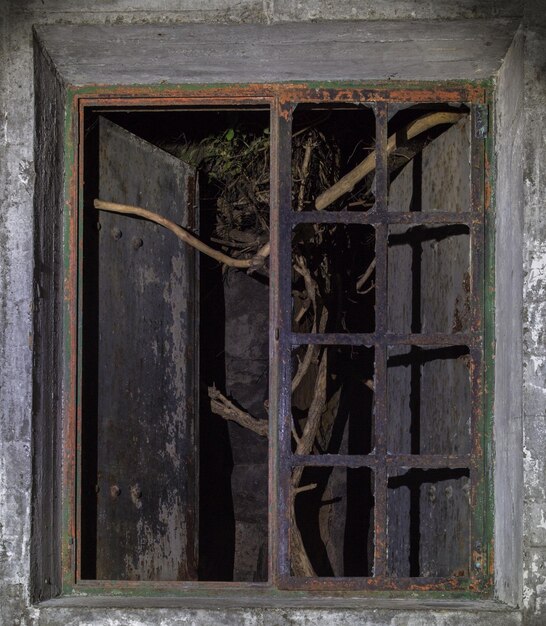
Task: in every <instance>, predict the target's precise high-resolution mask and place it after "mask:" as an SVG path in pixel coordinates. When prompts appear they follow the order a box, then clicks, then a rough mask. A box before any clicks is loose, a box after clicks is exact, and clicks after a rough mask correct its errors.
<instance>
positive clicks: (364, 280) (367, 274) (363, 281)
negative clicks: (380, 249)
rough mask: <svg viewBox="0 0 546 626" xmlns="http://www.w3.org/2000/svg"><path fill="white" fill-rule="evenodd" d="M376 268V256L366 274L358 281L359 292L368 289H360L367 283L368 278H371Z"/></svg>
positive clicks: (357, 289)
mask: <svg viewBox="0 0 546 626" xmlns="http://www.w3.org/2000/svg"><path fill="white" fill-rule="evenodd" d="M374 269H375V257H374V258H373V260H372V262H371V263H370V264H369V265H368V269H367V270H366V271H365V272H364V274H362V276H359V277H358V280H357V281H356V291H357V293H366V291H360V290H361V289H362V287H363V286H364V285H365V284H366V281H367V280H368V278H370V276H371V275H372V273H373V271H374Z"/></svg>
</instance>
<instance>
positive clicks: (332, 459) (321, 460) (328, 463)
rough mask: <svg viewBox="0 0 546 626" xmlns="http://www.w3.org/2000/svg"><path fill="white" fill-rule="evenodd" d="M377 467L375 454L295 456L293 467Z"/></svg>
mask: <svg viewBox="0 0 546 626" xmlns="http://www.w3.org/2000/svg"><path fill="white" fill-rule="evenodd" d="M376 465H377V457H376V456H374V455H373V454H307V455H303V454H294V455H293V456H292V467H297V466H305V467H371V468H372V469H373V468H374V467H375V466H376Z"/></svg>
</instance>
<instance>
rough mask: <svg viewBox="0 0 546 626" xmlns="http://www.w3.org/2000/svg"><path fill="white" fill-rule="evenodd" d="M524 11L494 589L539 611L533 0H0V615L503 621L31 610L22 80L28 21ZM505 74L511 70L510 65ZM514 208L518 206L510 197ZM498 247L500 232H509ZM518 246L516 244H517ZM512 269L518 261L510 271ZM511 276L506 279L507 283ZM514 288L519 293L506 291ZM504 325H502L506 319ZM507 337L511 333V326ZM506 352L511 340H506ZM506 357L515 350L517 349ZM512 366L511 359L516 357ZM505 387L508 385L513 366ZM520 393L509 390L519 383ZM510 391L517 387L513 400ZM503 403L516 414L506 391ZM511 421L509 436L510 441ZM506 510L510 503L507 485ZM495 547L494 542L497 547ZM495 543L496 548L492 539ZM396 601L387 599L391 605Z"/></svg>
mask: <svg viewBox="0 0 546 626" xmlns="http://www.w3.org/2000/svg"><path fill="white" fill-rule="evenodd" d="M523 8H524V9H525V19H526V27H525V30H524V35H525V45H524V52H523V56H524V66H525V98H524V119H523V127H524V129H523V145H524V146H525V148H524V156H523V167H524V222H523V224H522V228H523V268H524V271H525V274H524V292H523V300H522V304H523V312H524V314H523V359H522V360H521V365H522V367H523V417H524V420H523V424H524V443H523V447H522V449H518V448H517V447H516V446H515V444H514V448H513V449H512V446H511V445H508V444H507V445H508V447H507V448H505V453H506V454H507V455H510V457H512V455H515V456H516V459H517V458H518V457H519V458H520V459H522V460H523V466H524V485H523V486H522V485H521V484H518V482H517V480H516V481H515V482H514V484H513V487H512V489H513V490H514V491H516V492H517V491H518V490H519V492H520V493H521V494H522V496H523V499H524V505H523V524H524V533H523V536H524V540H523V553H524V557H523V562H522V563H518V557H517V551H518V548H517V546H514V548H513V549H512V548H509V547H506V546H505V547H504V548H505V556H504V557H502V558H505V563H509V562H511V559H513V562H514V563H515V570H514V572H511V571H509V570H508V569H504V570H503V571H504V572H505V575H506V577H507V578H508V577H511V576H514V577H515V578H516V579H518V578H519V577H522V578H523V587H522V588H520V589H518V583H517V582H516V584H515V585H511V584H508V583H507V586H506V587H505V591H504V592H503V593H502V594H501V593H500V592H499V595H500V596H501V597H502V598H503V599H505V600H510V599H511V598H512V600H513V599H517V596H518V593H522V598H523V599H522V605H523V607H524V609H525V611H524V623H525V624H529V625H532V626H538V625H539V624H544V623H546V537H545V532H544V527H545V526H546V494H545V485H546V464H545V456H546V453H545V449H546V425H545V418H546V409H545V406H546V345H545V338H544V328H545V327H546V280H545V274H546V212H545V211H544V206H545V190H544V163H546V144H545V139H544V128H545V127H546V78H545V59H546V49H545V42H546V32H545V28H544V24H542V25H541V24H540V22H541V21H542V22H543V21H544V15H545V14H546V11H545V9H544V2H543V0H525V4H524V3H523V2H522V1H521V0H516V1H515V2H511V1H510V0H500V1H498V2H497V1H494V0H487V1H486V0H483V1H476V2H471V1H470V0H454V1H453V2H449V1H448V0H441V1H439V2H417V0H395V1H394V2H388V1H384V2H371V0H365V1H363V2H356V0H350V1H348V2H346V3H339V2H336V3H334V2H330V1H329V0H323V1H318V2H313V1H311V0H305V1H304V0H301V1H300V2H298V1H297V0H265V1H264V2H261V1H259V0H240V1H239V2H232V1H230V0H211V1H210V2H207V3H206V4H205V3H200V2H197V1H196V0H156V1H151V0H149V1H147V2H144V0H107V1H106V2H100V3H99V2H97V3H92V2H89V1H88V2H85V3H84V2H80V3H75V2H73V1H72V0H55V1H53V0H52V1H48V0H19V1H15V0H14V1H13V2H11V3H9V2H7V1H6V0H3V1H2V0H0V68H1V70H0V115H1V116H2V119H1V124H0V200H1V208H0V503H1V504H0V624H6V626H11V625H12V624H14V625H18V624H21V625H25V626H26V625H31V624H44V625H48V626H50V625H53V624H55V625H59V624H112V625H113V624H124V625H125V624H128V625H136V624H169V625H170V624H188V625H189V624H260V625H265V624H272V625H273V624H275V625H277V624H301V625H303V624H305V625H311V624H344V625H345V624H376V625H387V624H388V625H390V626H403V625H404V626H405V625H412V626H421V625H423V626H424V625H425V624H426V625H427V626H428V625H429V624H435V625H436V626H444V625H445V626H447V625H449V626H455V625H462V624H468V623H479V624H491V625H493V624H495V625H496V626H501V625H502V626H510V625H511V624H518V623H520V621H521V619H520V618H521V616H520V613H519V612H509V613H504V612H500V613H499V612H488V611H486V612H480V611H478V610H477V609H476V610H475V607H473V608H471V609H468V610H461V609H460V608H441V609H440V608H438V609H433V608H430V609H427V608H421V609H419V608H417V607H415V608H413V609H412V610H411V611H410V610H405V609H409V607H408V606H404V604H403V603H398V604H396V609H397V610H390V609H387V608H385V607H382V608H374V607H372V606H370V607H369V608H367V609H365V610H363V611H360V610H357V609H351V610H348V609H347V610H343V609H336V610H333V611H332V610H331V611H329V612H321V611H319V610H311V609H305V610H301V609H300V610H298V609H297V608H290V609H286V610H283V609H280V608H277V609H269V610H260V609H245V610H240V609H239V610H235V609H222V610H220V609H217V610H213V609H212V608H209V609H200V610H198V609H191V610H183V609H180V608H178V609H175V608H164V609H162V610H158V609H146V608H144V607H143V608H141V609H138V610H135V609H124V608H121V607H120V608H118V609H115V610H113V611H111V610H107V609H105V608H102V609H99V608H96V609H89V608H85V607H84V606H77V607H73V608H55V607H48V608H36V607H32V606H31V604H30V600H29V581H30V572H31V568H32V567H33V566H34V565H33V564H32V562H31V552H30V538H31V513H30V502H31V499H30V497H31V496H30V494H31V485H32V480H31V475H32V450H31V414H32V384H31V382H32V375H31V368H32V351H31V347H32V302H33V285H32V279H33V190H34V167H35V164H34V157H33V133H34V121H33V82H32V73H33V69H32V33H31V26H32V24H35V23H36V24H42V23H60V22H64V23H74V24H80V23H95V24H106V23H146V22H150V23H183V22H202V21H206V22H261V23H269V22H277V21H286V20H310V19H311V20H322V19H327V20H330V19H340V18H343V19H400V20H403V19H421V18H435V17H436V18H449V19H455V18H467V17H488V18H489V17H511V16H518V15H519V14H521V11H522V9H523ZM507 78H508V79H510V76H507ZM514 210H517V209H514ZM505 245H507V246H510V245H511V243H510V241H509V240H507V241H506V244H505ZM516 252H517V251H515V252H514V255H515V256H517V253H516ZM517 270H518V268H517V267H515V271H516V272H517ZM516 284H517V283H516ZM515 297H516V298H517V297H519V296H518V295H517V294H516V295H515ZM508 332H510V331H508ZM516 335H517V331H516ZM515 351H516V353H517V347H516V348H515ZM516 361H517V360H516ZM515 367H518V368H519V364H516V366H515ZM503 384H505V385H510V386H513V385H516V386H517V382H514V380H513V379H512V378H510V377H508V378H507V379H505V382H504V383H503ZM516 395H517V393H516ZM516 400H517V398H516ZM511 406H512V408H511V409H510V411H508V412H507V415H508V416H510V415H512V416H513V417H514V418H516V419H517V415H514V414H513V411H516V407H517V401H516V402H515V403H514V404H513V405H511ZM517 437H518V434H517V428H516V430H515V431H514V441H517ZM512 510H513V511H516V510H517V496H516V498H515V499H514V508H513V509H512ZM499 548H501V546H498V547H497V550H499ZM501 551H502V550H501ZM393 606H394V605H393Z"/></svg>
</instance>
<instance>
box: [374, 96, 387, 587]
mask: <svg viewBox="0 0 546 626" xmlns="http://www.w3.org/2000/svg"><path fill="white" fill-rule="evenodd" d="M387 120H388V117H387V105H386V103H383V102H381V103H378V104H377V107H376V119H375V124H376V131H375V132H376V136H375V137H376V138H375V146H376V155H377V156H376V172H375V211H376V212H377V213H378V214H379V216H380V217H384V216H385V215H386V213H387V192H388V187H387ZM387 244H388V225H387V224H386V223H385V220H381V223H378V224H377V225H376V227H375V255H376V269H375V276H376V285H375V298H376V301H375V329H376V333H377V335H378V337H379V338H378V341H377V342H376V343H375V383H374V384H375V452H376V455H377V467H376V470H375V494H374V498H375V511H374V522H375V551H374V570H373V571H374V576H376V577H378V576H385V573H386V563H387V463H386V456H387V432H386V426H387V345H386V343H385V334H386V332H387V330H388V329H387V254H388V248H387Z"/></svg>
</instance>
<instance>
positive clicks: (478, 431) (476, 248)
mask: <svg viewBox="0 0 546 626" xmlns="http://www.w3.org/2000/svg"><path fill="white" fill-rule="evenodd" d="M471 114H472V118H473V119H472V124H471V127H472V128H474V127H475V126H476V124H477V121H478V120H477V116H478V114H480V116H481V117H483V105H482V106H480V105H473V106H472V110H471ZM484 136H485V135H484V133H483V132H482V133H479V134H477V133H475V132H472V133H471V134H470V150H471V155H470V156H471V159H470V163H471V168H470V189H471V203H472V206H471V207H470V208H471V212H472V216H473V217H472V224H471V227H470V257H471V258H470V272H471V293H470V310H471V313H470V314H471V331H473V332H474V333H476V334H477V336H478V338H479V339H478V340H477V343H476V344H475V345H474V346H472V347H471V357H472V359H471V368H470V375H471V389H472V412H471V420H472V421H471V437H472V456H471V458H472V461H471V467H470V480H471V510H472V519H471V530H470V541H471V548H470V555H469V556H470V559H471V562H470V574H471V575H472V576H475V577H477V578H482V577H483V576H484V575H485V574H486V572H484V566H485V564H486V559H484V558H483V557H484V555H483V549H484V534H485V533H484V521H485V516H486V512H487V503H486V501H485V497H486V493H487V489H486V485H485V482H484V481H485V478H486V475H487V468H486V466H485V460H486V458H487V455H486V454H485V448H486V445H487V442H486V441H485V437H484V435H485V427H484V426H485V425H484V419H485V413H484V367H483V350H484V343H483V342H484V338H483V310H484V260H485V256H484V255H485V249H484V248H485V246H484V235H485V233H484V206H483V205H484Z"/></svg>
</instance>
